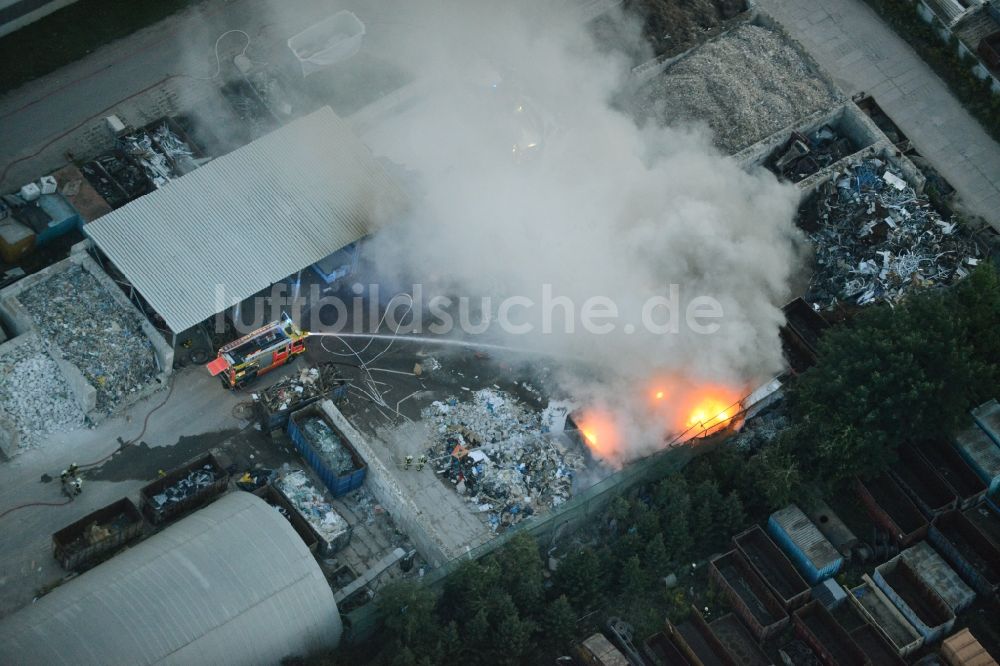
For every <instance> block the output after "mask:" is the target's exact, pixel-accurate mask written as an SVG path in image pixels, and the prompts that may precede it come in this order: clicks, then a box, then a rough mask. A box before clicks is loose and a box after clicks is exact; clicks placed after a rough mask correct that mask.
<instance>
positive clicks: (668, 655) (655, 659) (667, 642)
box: [642, 631, 694, 666]
mask: <svg viewBox="0 0 1000 666" xmlns="http://www.w3.org/2000/svg"><path fill="white" fill-rule="evenodd" d="M642 656H643V659H645V660H646V661H647V662H648V663H650V664H652V666H694V665H693V664H692V662H691V660H689V659H688V658H687V657H685V656H684V655H683V654H681V651H680V649H679V648H678V647H677V646H676V645H674V642H673V641H672V640H671V639H670V637H669V636H667V635H666V634H665V633H664V632H662V631H660V632H657V633H655V634H653V635H652V636H650V637H649V638H647V639H646V640H645V641H644V642H643V644H642Z"/></svg>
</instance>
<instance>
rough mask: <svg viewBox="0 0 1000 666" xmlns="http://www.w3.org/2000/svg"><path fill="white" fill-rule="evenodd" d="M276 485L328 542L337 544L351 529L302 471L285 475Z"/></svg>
mask: <svg viewBox="0 0 1000 666" xmlns="http://www.w3.org/2000/svg"><path fill="white" fill-rule="evenodd" d="M275 485H276V486H277V488H278V490H280V491H281V492H282V493H284V494H285V497H287V498H288V501H289V502H291V503H292V506H294V507H295V510H296V511H298V512H299V513H300V514H302V517H303V518H305V519H306V521H307V522H308V523H309V524H310V525H312V527H313V529H315V530H316V532H317V534H319V536H320V537H321V538H323V539H324V540H325V541H326V542H328V543H336V542H337V541H338V540H339V539H340V538H341V537H342V536H343V535H344V534H345V533H346V532H347V531H348V530H349V529H350V527H349V526H348V524H347V521H346V520H344V517H343V516H341V515H340V514H339V513H337V510H336V509H334V508H333V506H331V505H330V503H329V502H327V501H326V500H325V499H324V497H323V493H321V492H319V491H317V490H316V488H314V487H313V485H312V483H311V482H310V481H309V477H308V476H306V473H305V472H303V471H302V470H295V471H294V472H289V473H288V474H285V475H284V476H283V477H281V478H279V479H278V481H277V482H276V483H275Z"/></svg>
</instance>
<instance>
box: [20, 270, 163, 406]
mask: <svg viewBox="0 0 1000 666" xmlns="http://www.w3.org/2000/svg"><path fill="white" fill-rule="evenodd" d="M17 298H18V300H19V301H20V303H21V305H22V306H23V307H24V309H25V311H26V312H27V313H28V314H29V315H30V316H31V318H32V320H33V321H34V323H35V325H36V326H37V327H38V330H39V331H40V332H41V334H42V337H43V338H46V339H47V340H50V341H51V342H54V343H55V344H56V345H57V346H58V348H59V350H60V351H61V352H62V354H63V356H64V357H65V359H66V360H67V361H69V362H70V363H72V364H73V365H75V366H76V367H77V368H79V370H80V372H82V373H83V375H84V377H86V379H87V381H88V382H90V384H91V385H92V386H93V387H94V388H95V389H97V410H98V411H100V412H103V413H105V414H110V413H112V412H113V411H115V410H116V409H117V408H118V407H119V406H120V405H121V404H122V403H123V402H124V401H125V400H126V399H127V398H128V396H129V395H131V394H134V393H137V392H138V391H141V390H142V389H143V388H144V387H145V386H146V385H147V384H148V383H149V382H151V381H152V380H153V378H154V377H155V376H156V374H157V366H156V357H155V355H154V353H153V343H152V342H150V340H149V338H147V337H146V335H145V334H144V333H143V330H142V319H141V317H140V316H139V315H138V314H137V313H136V312H134V311H132V310H130V309H128V308H126V307H123V306H122V305H120V304H119V303H118V301H116V300H115V299H114V297H113V296H112V294H110V293H108V292H107V291H106V290H105V289H104V287H103V286H102V285H101V283H100V282H98V280H97V278H95V277H94V276H93V275H91V274H90V273H88V272H87V271H86V270H85V269H84V268H83V267H81V266H78V265H75V264H74V265H72V266H71V267H69V268H68V269H66V270H65V271H62V272H60V273H55V274H53V275H52V276H50V277H49V278H48V279H46V280H44V281H42V282H39V283H37V284H36V285H34V286H32V287H29V288H28V289H25V290H24V291H22V292H21V293H20V294H18V297H17Z"/></svg>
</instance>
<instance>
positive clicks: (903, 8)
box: [865, 0, 1000, 141]
mask: <svg viewBox="0 0 1000 666" xmlns="http://www.w3.org/2000/svg"><path fill="white" fill-rule="evenodd" d="M865 2H866V3H868V6H869V7H871V8H872V9H873V10H875V13H876V14H878V15H879V16H880V17H882V20H883V21H885V22H886V24H888V25H889V27H891V28H892V29H893V30H894V31H895V32H896V34H897V35H899V36H900V37H901V38H902V39H903V40H905V41H906V43H908V44H909V45H910V46H912V47H913V50H914V51H916V52H917V54H919V55H920V57H921V58H922V59H923V60H924V62H926V63H927V64H928V65H930V68H931V69H933V70H934V72H935V73H936V74H937V75H938V76H939V77H941V79H942V80H944V82H945V83H946V84H947V85H948V88H950V89H951V92H952V93H953V94H954V95H955V97H957V98H958V101H960V102H961V103H962V106H964V107H965V109H966V110H967V111H968V112H969V113H970V114H971V115H972V117H973V118H975V119H976V120H977V121H978V122H979V124H980V125H982V127H983V129H984V130H986V132H987V134H989V135H990V136H992V137H993V138H994V139H996V140H997V141H1000V95H998V94H995V93H994V92H993V91H992V90H991V89H990V86H991V80H990V79H986V80H983V79H980V78H978V77H977V76H976V75H975V74H973V73H972V70H971V67H972V66H973V64H974V63H975V58H973V57H972V56H969V55H966V56H959V55H958V39H957V38H955V37H954V36H951V37H950V38H949V40H948V41H947V42H945V41H943V40H942V39H941V38H940V37H939V36H938V34H937V32H935V29H934V27H935V26H937V25H939V24H938V23H937V19H935V26H931V25H929V24H927V23H926V22H924V20H923V19H922V18H921V17H920V15H919V14H917V9H916V5H914V4H912V3H910V2H905V1H904V0H865ZM973 48H975V45H973Z"/></svg>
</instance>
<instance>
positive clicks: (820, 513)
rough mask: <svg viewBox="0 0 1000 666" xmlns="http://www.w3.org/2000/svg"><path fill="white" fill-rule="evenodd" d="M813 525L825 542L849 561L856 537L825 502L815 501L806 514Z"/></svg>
mask: <svg viewBox="0 0 1000 666" xmlns="http://www.w3.org/2000/svg"><path fill="white" fill-rule="evenodd" d="M806 515H807V516H808V517H809V520H811V521H812V522H813V525H815V526H816V528H817V529H818V530H819V531H820V534H822V535H823V536H825V537H826V539H827V541H829V542H830V543H832V544H833V547H834V548H836V549H837V552H838V553H840V554H841V555H843V556H844V559H845V560H849V559H850V557H851V553H852V552H853V550H854V547H855V546H857V545H858V537H857V536H855V535H854V532H852V531H851V528H849V527H848V526H847V523H845V522H844V521H843V520H841V519H840V516H838V515H837V514H836V513H834V512H833V509H831V508H830V507H829V505H828V504H827V503H826V502H823V501H821V500H820V501H817V502H816V503H815V505H814V506H813V508H812V509H811V510H810V511H809V512H808V513H807V514H806Z"/></svg>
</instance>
